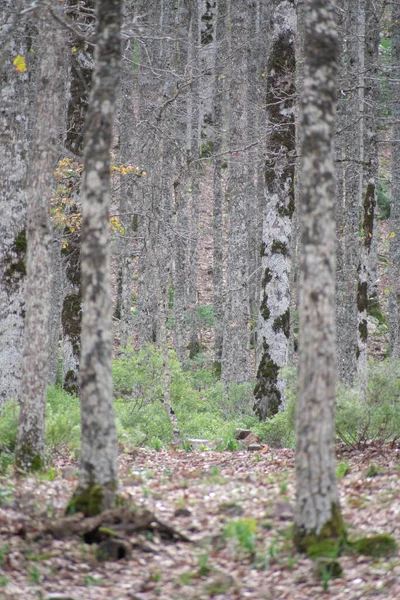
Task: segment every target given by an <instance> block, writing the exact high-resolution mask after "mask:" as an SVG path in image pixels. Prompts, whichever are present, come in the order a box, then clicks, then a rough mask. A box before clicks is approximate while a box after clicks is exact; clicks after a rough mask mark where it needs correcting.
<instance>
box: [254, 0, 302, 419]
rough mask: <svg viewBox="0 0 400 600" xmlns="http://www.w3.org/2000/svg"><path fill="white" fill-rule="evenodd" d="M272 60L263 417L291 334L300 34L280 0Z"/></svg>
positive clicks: (277, 396) (259, 406)
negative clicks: (291, 282)
mask: <svg viewBox="0 0 400 600" xmlns="http://www.w3.org/2000/svg"><path fill="white" fill-rule="evenodd" d="M271 9H272V10H271V15H272V19H273V25H272V31H271V33H270V39H271V42H270V44H271V45H270V50H269V57H268V62H267V73H266V75H267V90H268V91H267V98H266V101H267V102H266V103H267V144H266V151H267V160H266V165H265V180H266V191H267V197H266V204H265V206H264V226H263V239H262V245H261V247H262V259H261V266H262V281H261V294H260V310H259V317H258V335H257V342H258V344H259V345H260V350H259V351H258V352H257V356H258V357H259V362H258V365H257V375H256V378H257V383H256V386H255V389H254V397H255V404H254V410H255V412H256V413H257V415H258V416H259V418H260V419H262V420H264V419H265V418H266V417H271V416H272V415H274V414H276V413H277V412H278V409H279V405H280V404H281V394H282V391H283V382H282V379H281V378H280V369H281V368H282V367H284V366H285V365H286V364H287V360H288V350H289V333H290V289H289V283H290V270H291V260H290V254H289V253H290V247H291V234H292V216H293V212H294V180H295V178H294V166H295V140H296V136H295V123H294V118H295V75H296V71H295V33H296V12H295V6H294V2H286V1H285V2H281V1H280V0H277V1H276V2H275V3H274V4H273V6H272V7H271Z"/></svg>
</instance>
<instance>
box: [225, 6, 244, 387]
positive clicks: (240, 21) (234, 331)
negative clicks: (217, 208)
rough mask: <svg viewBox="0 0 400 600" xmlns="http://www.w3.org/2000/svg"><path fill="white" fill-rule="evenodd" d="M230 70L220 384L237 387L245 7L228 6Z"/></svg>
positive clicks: (241, 282)
mask: <svg viewBox="0 0 400 600" xmlns="http://www.w3.org/2000/svg"><path fill="white" fill-rule="evenodd" d="M228 6H229V10H228V13H229V16H230V51H231V68H230V72H229V101H228V123H229V151H230V153H229V185H228V193H229V240H228V261H227V262H228V265H227V291H226V304H225V307H226V308H225V317H224V344H223V351H222V379H223V381H224V383H225V384H226V385H227V386H229V385H230V384H231V383H243V382H245V381H248V379H249V376H250V357H249V346H250V331H249V321H250V319H249V295H248V265H247V257H248V252H247V249H248V237H247V195H246V184H247V157H246V151H245V150H244V148H243V143H244V140H245V139H246V130H247V129H246V128H247V102H246V100H247V93H246V89H247V51H248V49H247V45H248V36H247V26H248V23H247V19H246V2H244V1H241V0H235V1H233V0H231V1H230V2H228Z"/></svg>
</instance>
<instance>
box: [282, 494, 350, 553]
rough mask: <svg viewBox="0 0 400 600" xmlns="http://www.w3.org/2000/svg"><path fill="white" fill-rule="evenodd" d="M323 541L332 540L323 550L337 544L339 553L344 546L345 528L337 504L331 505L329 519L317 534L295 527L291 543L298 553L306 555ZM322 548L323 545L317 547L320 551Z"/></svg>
mask: <svg viewBox="0 0 400 600" xmlns="http://www.w3.org/2000/svg"><path fill="white" fill-rule="evenodd" d="M324 540H332V542H330V544H327V545H326V546H325V548H328V547H330V548H331V549H332V548H333V547H334V543H335V542H336V543H338V544H339V553H340V551H341V550H342V549H343V548H344V547H345V545H346V540H347V535H346V528H345V525H344V523H343V519H342V515H341V512H340V508H339V506H338V505H337V504H333V505H332V508H331V518H330V520H329V521H328V522H327V523H325V525H324V526H323V527H322V529H321V531H320V532H319V533H317V532H316V531H306V530H304V529H301V528H298V527H296V526H295V527H294V529H293V543H294V545H295V547H296V548H297V550H298V551H299V552H305V553H307V552H308V551H309V549H310V548H312V547H313V546H314V548H316V549H317V548H318V546H317V544H320V543H321V542H323V541H324ZM323 547H324V546H323V545H321V546H319V548H320V549H322V548H323Z"/></svg>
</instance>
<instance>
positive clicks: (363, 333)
mask: <svg viewBox="0 0 400 600" xmlns="http://www.w3.org/2000/svg"><path fill="white" fill-rule="evenodd" d="M358 332H359V334H360V338H361V340H362V341H363V342H366V341H367V339H368V325H367V320H366V319H363V320H362V321H361V322H360V323H359V324H358Z"/></svg>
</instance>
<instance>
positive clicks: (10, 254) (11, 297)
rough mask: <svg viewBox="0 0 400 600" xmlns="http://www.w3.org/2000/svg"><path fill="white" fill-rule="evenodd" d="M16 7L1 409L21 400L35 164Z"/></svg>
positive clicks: (8, 54)
mask: <svg viewBox="0 0 400 600" xmlns="http://www.w3.org/2000/svg"><path fill="white" fill-rule="evenodd" d="M13 7H15V3H14V2H12V1H7V2H3V3H2V5H1V8H0V36H1V39H2V40H6V41H5V43H4V44H2V47H1V54H0V60H2V61H4V62H3V64H0V69H1V77H2V82H1V86H0V105H1V111H0V136H1V140H2V142H1V144H0V182H1V184H0V211H1V221H0V406H1V405H2V404H3V402H4V401H5V400H6V399H7V398H14V399H17V398H18V397H19V393H20V386H21V365H22V352H23V338H24V313H25V274H26V265H25V256H26V231H25V223H26V196H25V185H26V181H25V179H26V170H27V165H28V159H29V142H28V140H29V135H28V115H29V85H30V83H29V77H30V74H29V71H27V72H25V71H23V70H22V71H18V70H17V69H16V67H15V66H14V64H13V60H14V59H15V58H16V57H18V56H22V57H24V58H25V60H26V62H27V67H28V69H29V58H30V55H29V52H28V51H29V48H28V47H27V40H26V36H25V26H26V21H25V20H24V19H23V18H22V19H21V18H20V16H19V15H17V14H16V13H13Z"/></svg>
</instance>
